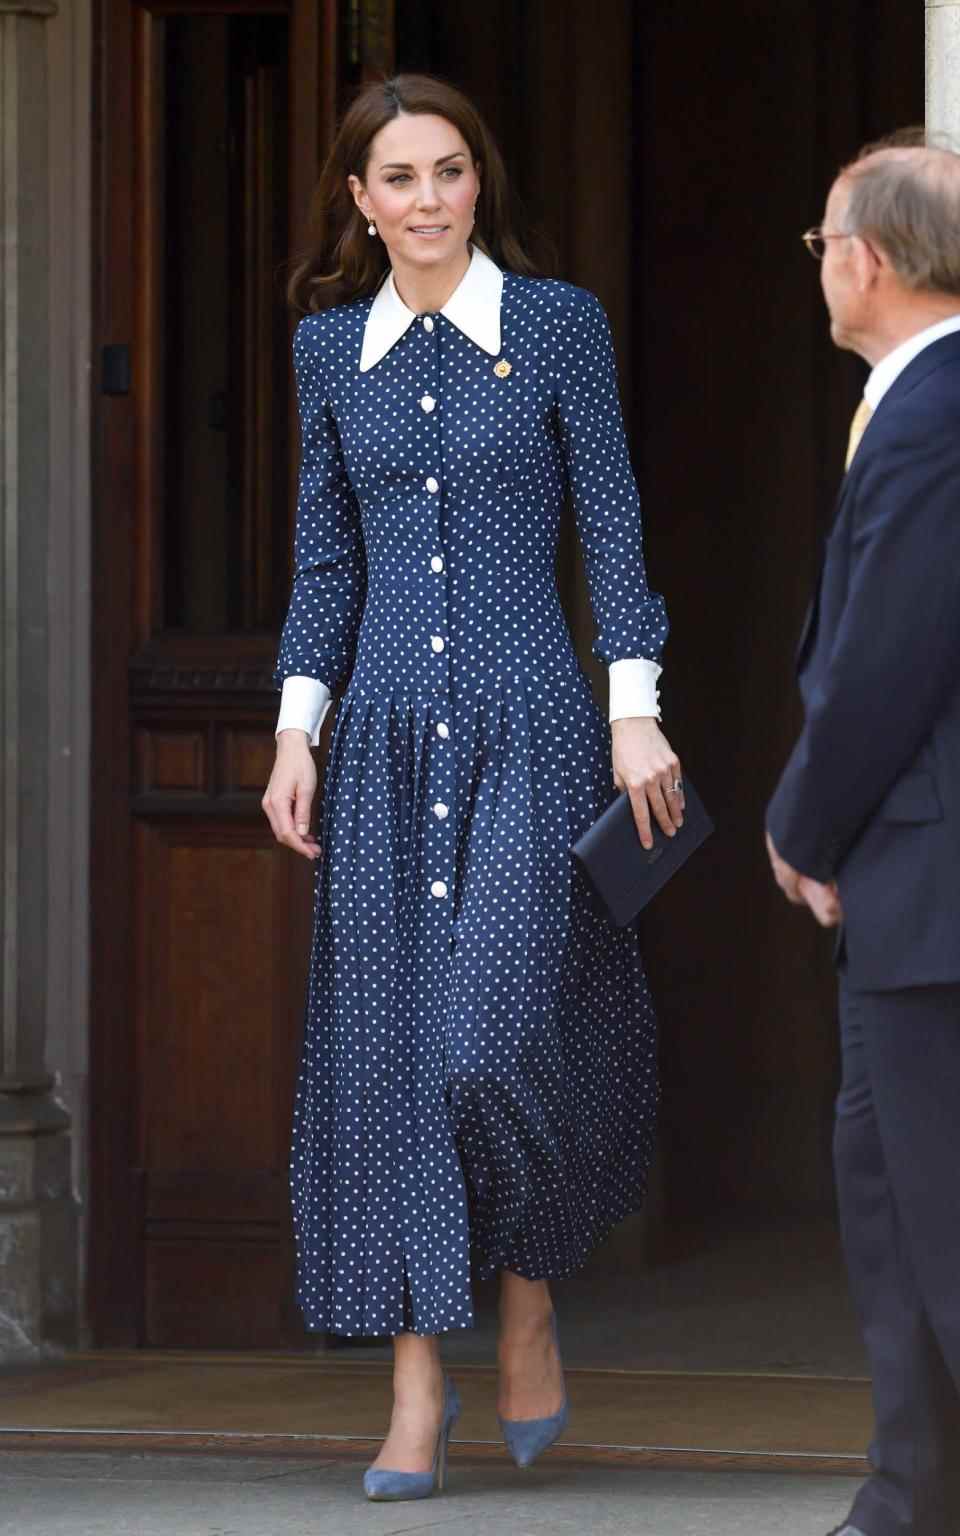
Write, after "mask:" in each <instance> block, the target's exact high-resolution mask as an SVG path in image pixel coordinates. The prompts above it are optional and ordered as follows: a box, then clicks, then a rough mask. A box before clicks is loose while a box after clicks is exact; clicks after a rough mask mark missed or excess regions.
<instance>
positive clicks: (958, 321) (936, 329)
mask: <svg viewBox="0 0 960 1536" xmlns="http://www.w3.org/2000/svg"><path fill="white" fill-rule="evenodd" d="M954 331H960V315H951V316H950V318H949V319H948V320H938V321H937V323H936V325H928V326H926V327H925V329H924V330H922V331H918V332H917V334H916V335H915V336H909V337H908V338H907V340H906V341H902V342H901V343H900V345H899V347H894V349H893V351H892V352H888V353H887V355H886V357H883V358H881V359H880V361H879V363H877V365H876V367H875V368H874V369H873V371H872V372H871V374H870V377H869V378H868V380H867V382H866V384H865V385H864V390H863V398H864V399H865V400H866V402H867V404H868V405H869V406H870V408H871V410H874V411H875V410H876V408H877V406H878V405H879V404H880V401H881V400H882V399H883V397H884V395H885V394H886V393H887V390H888V389H889V388H890V387H891V385H892V384H893V383H894V382H895V380H897V379H898V378H899V377H900V375H901V373H902V372H903V370H904V368H906V367H907V365H908V363H912V362H913V360H914V358H915V357H919V355H920V353H921V352H923V351H924V350H925V348H927V347H929V346H932V344H933V343H934V342H935V341H939V340H940V339H941V337H943V336H952V335H953V333H954Z"/></svg>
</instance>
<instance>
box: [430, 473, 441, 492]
mask: <svg viewBox="0 0 960 1536" xmlns="http://www.w3.org/2000/svg"><path fill="white" fill-rule="evenodd" d="M439 489H440V481H439V480H434V478H433V476H432V475H431V476H430V477H429V479H428V480H427V490H428V491H429V492H430V495H431V496H436V494H437V492H438V491H439Z"/></svg>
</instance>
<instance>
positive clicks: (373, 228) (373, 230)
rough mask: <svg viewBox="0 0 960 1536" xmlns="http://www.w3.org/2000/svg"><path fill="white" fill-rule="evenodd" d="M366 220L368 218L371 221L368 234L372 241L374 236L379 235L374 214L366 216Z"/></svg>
mask: <svg viewBox="0 0 960 1536" xmlns="http://www.w3.org/2000/svg"><path fill="white" fill-rule="evenodd" d="M364 218H367V219H369V220H370V223H369V224H368V225H367V234H368V235H369V236H370V239H371V240H372V239H373V237H374V235H375V234H376V233H377V226H376V224H374V222H373V214H372V213H367V214H364Z"/></svg>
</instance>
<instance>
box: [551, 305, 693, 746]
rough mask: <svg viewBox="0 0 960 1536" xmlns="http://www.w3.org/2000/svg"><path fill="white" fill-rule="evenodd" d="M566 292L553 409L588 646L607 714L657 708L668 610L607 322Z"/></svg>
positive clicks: (595, 308)
mask: <svg viewBox="0 0 960 1536" xmlns="http://www.w3.org/2000/svg"><path fill="white" fill-rule="evenodd" d="M573 294H574V297H573V299H572V301H571V302H570V304H569V305H568V307H567V309H566V312H565V314H564V316H563V320H562V323H561V325H560V327H559V328H558V342H559V345H558V348H557V354H556V356H557V364H556V366H557V373H558V378H559V386H558V397H557V412H558V418H559V424H560V432H561V440H562V442H563V446H564V452H565V456H566V461H567V474H568V477H569V481H570V488H571V492H572V495H573V504H574V511H575V514H576V523H577V533H578V536H579V539H580V543H581V545H582V547H583V553H584V562H585V565H586V572H587V585H588V587H589V591H590V603H591V607H592V609H593V615H594V621H595V624H596V636H595V639H594V644H593V653H594V655H595V656H597V657H598V658H599V659H600V660H601V661H603V662H605V663H606V664H607V666H608V667H609V668H610V680H611V703H612V706H613V707H612V708H611V717H612V718H620V717H621V716H622V715H626V714H634V713H636V714H639V713H658V710H657V708H656V704H657V694H656V681H657V678H658V677H659V676H660V672H661V668H660V657H661V654H662V651H663V646H664V642H665V640H666V637H667V630H668V624H667V614H666V607H665V605H664V602H663V599H662V598H661V597H660V596H659V595H658V594H657V593H655V592H651V591H650V589H649V587H648V586H647V576H646V570H645V566H644V559H643V528H642V523H641V516H640V496H639V493H638V491H637V483H636V479H635V477H634V473H633V467H632V465H631V463H630V453H629V449H628V447H627V440H626V433H625V431H624V426H623V415H622V412H621V409H620V393H619V388H618V383H617V369H616V360H615V358H614V352H613V344H612V340H611V336H610V325H609V322H608V320H607V316H606V314H605V312H604V310H603V307H602V305H601V304H600V303H599V301H598V300H597V299H596V298H594V296H593V295H592V294H589V293H586V292H585V291H583V290H580V289H576V290H573ZM627 662H629V663H630V666H629V669H628V668H627V666H626V665H625V663H627ZM614 669H616V671H615V670H614ZM651 706H652V707H651ZM614 710H617V713H616V714H614Z"/></svg>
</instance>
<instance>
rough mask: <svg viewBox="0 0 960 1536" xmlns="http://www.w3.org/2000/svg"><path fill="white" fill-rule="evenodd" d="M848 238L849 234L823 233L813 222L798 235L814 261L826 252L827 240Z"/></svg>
mask: <svg viewBox="0 0 960 1536" xmlns="http://www.w3.org/2000/svg"><path fill="white" fill-rule="evenodd" d="M850 238H851V237H850V236H849V235H840V234H833V235H825V234H824V232H823V230H822V229H821V227H820V225H819V224H815V225H814V226H813V228H812V229H807V230H804V232H803V234H802V235H801V236H800V239H801V240H802V241H803V243H804V245H805V246H806V248H807V250H808V251H809V252H810V255H811V256H812V257H813V259H814V261H822V260H823V258H824V256H825V255H826V253H827V241H828V240H849V239H850Z"/></svg>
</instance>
